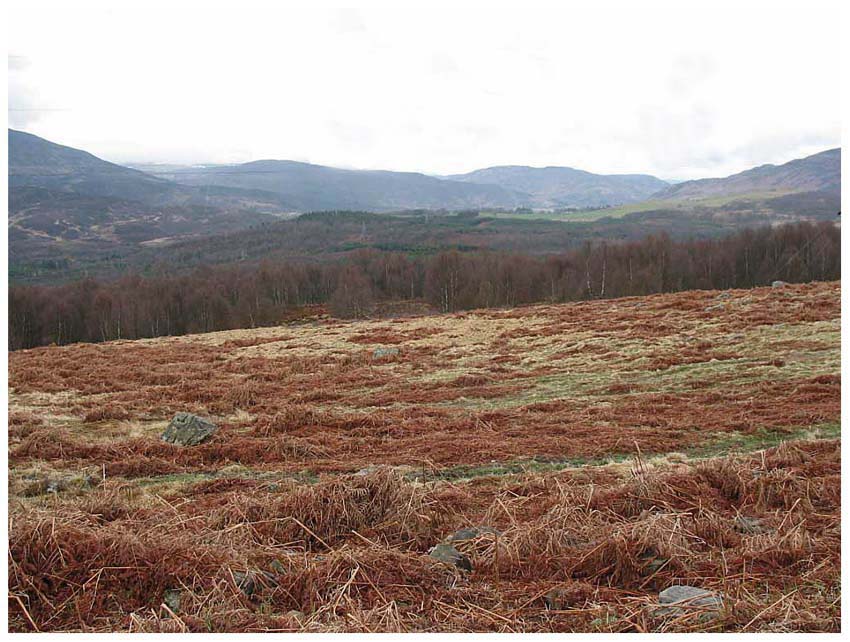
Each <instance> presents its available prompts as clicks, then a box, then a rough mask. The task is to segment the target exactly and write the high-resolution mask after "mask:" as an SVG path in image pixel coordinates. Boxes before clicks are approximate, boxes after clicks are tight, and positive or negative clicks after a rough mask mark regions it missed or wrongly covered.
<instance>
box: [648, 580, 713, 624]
mask: <svg viewBox="0 0 850 642" xmlns="http://www.w3.org/2000/svg"><path fill="white" fill-rule="evenodd" d="M658 602H659V603H660V604H668V605H669V606H666V607H661V608H658V609H656V610H655V612H654V614H655V615H656V616H659V617H660V616H667V615H673V616H679V615H684V614H686V613H690V612H697V611H703V612H704V613H703V615H707V616H709V617H716V616H717V613H718V612H719V611H720V610H721V609H722V608H723V597H722V596H721V595H720V594H719V593H715V592H714V591H708V590H706V589H701V588H699V587H696V586H688V585H686V584H682V585H676V586H670V587H668V588H666V589H664V590H663V591H661V593H659V594H658Z"/></svg>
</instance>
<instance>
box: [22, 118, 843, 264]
mask: <svg viewBox="0 0 850 642" xmlns="http://www.w3.org/2000/svg"><path fill="white" fill-rule="evenodd" d="M143 167H144V169H146V170H149V171H140V170H139V169H132V168H128V167H123V166H121V165H116V164H114V163H110V162H107V161H104V160H102V159H100V158H97V157H96V156H93V155H92V154H89V153H88V152H85V151H82V150H78V149H74V148H71V147H66V146H63V145H58V144H56V143H52V142H50V141H47V140H44V139H43V138H39V137H37V136H33V135H32V134H28V133H25V132H19V131H14V130H9V221H8V225H9V238H10V270H11V269H12V268H13V267H14V266H19V265H20V266H25V267H22V270H24V272H22V273H23V274H25V275H27V277H28V278H29V277H31V276H32V275H33V274H36V275H38V274H39V273H40V270H41V269H42V267H41V266H48V267H46V268H44V269H46V270H57V269H64V268H61V265H62V264H63V263H62V262H63V261H65V262H68V261H70V262H71V263H74V262H75V261H77V263H76V264H77V265H79V264H80V263H79V261H78V259H80V257H84V259H85V264H86V265H93V264H96V263H97V261H102V262H112V263H110V265H112V264H113V263H114V262H115V261H118V262H120V261H122V260H123V257H126V256H128V255H129V254H130V253H132V252H135V251H136V250H137V249H138V248H140V247H144V248H146V251H148V250H151V249H152V248H156V247H159V246H160V245H162V244H173V243H174V242H176V241H182V240H186V241H188V240H190V239H204V238H209V237H212V236H215V235H221V234H223V233H230V232H240V231H241V230H246V229H249V228H252V227H256V226H258V225H266V224H268V223H273V222H275V221H277V220H278V219H280V218H291V217H293V216H295V215H296V214H297V213H299V212H308V211H322V210H325V211H328V210H359V211H363V212H390V213H393V212H394V213H400V212H402V211H408V212H409V211H411V210H446V211H448V212H458V211H469V210H473V211H476V210H483V211H485V212H486V211H490V212H493V211H494V210H501V214H500V216H512V215H511V212H512V211H515V210H520V209H521V210H527V209H529V208H533V209H560V210H563V209H571V208H578V209H581V208H585V209H587V208H590V209H594V208H604V207H605V206H610V205H618V206H619V207H618V208H613V209H611V210H610V211H609V210H606V209H599V210H598V211H594V212H592V213H593V217H592V219H587V218H585V219H581V218H577V220H579V221H581V220H604V219H605V218H606V217H607V218H610V219H616V218H618V217H625V218H624V219H623V221H624V222H623V224H624V225H626V226H627V227H628V226H631V227H629V231H628V234H629V235H632V234H633V233H634V232H635V231H636V230H638V228H640V229H646V225H647V222H648V221H650V220H651V221H652V225H655V226H656V229H657V228H659V227H662V228H663V227H664V226H667V227H670V225H672V224H673V223H672V221H674V219H675V225H676V227H677V229H680V230H681V229H683V228H682V225H683V219H685V218H688V217H691V218H693V219H694V223H693V224H684V225H685V226H687V225H692V226H694V228H695V229H696V228H697V227H699V226H702V225H709V227H712V226H716V225H717V224H722V226H728V225H730V224H731V225H735V221H736V220H739V221H744V220H745V218H746V220H747V224H759V223H758V222H759V221H761V222H762V223H763V222H769V221H772V220H774V219H776V220H795V219H798V218H806V217H809V218H823V217H826V216H829V215H831V216H833V217H834V211H837V209H838V207H840V205H839V202H840V178H841V159H840V150H838V149H833V150H828V151H825V152H822V153H820V154H815V155H814V156H810V157H808V158H803V159H799V160H795V161H791V162H790V163H785V164H783V165H778V166H775V165H764V166H761V167H756V168H754V169H751V170H748V171H745V172H741V173H740V174H735V175H734V176H729V177H726V178H718V179H704V180H697V181H686V182H683V183H678V184H675V185H670V184H669V183H666V182H664V181H662V180H660V179H658V178H655V177H653V176H648V175H640V174H635V175H617V174H615V175H601V174H593V173H590V172H585V171H582V170H577V169H572V168H568V167H543V168H534V167H524V166H501V167H490V168H487V169H481V170H476V171H474V172H470V173H468V174H457V175H451V176H442V177H436V176H428V175H425V174H419V173H413V172H392V171H367V170H348V169H338V168H333V167H325V166H321V165H313V164H310V163H301V162H295V161H286V160H262V161H255V162H251V163H245V164H242V165H227V166H225V165H215V166H199V167H187V166H179V165H145V166H143ZM151 172H154V173H151ZM154 174H155V175H154ZM718 197H721V198H718ZM724 199H725V200H724ZM525 214H528V212H518V213H517V214H516V215H517V216H518V215H525ZM638 215H639V218H636V217H638ZM571 216H575V215H574V214H570V213H567V214H558V215H556V218H559V220H560V221H561V222H560V223H557V225H561V224H563V225H570V224H571V222H570V217H571ZM696 217H701V218H702V222H699V223H697V222H696ZM626 218H627V219H628V221H626ZM730 221H731V223H730ZM718 222H720V223H718ZM577 224H578V223H577ZM612 225H613V223H612ZM616 225H620V223H617V224H616ZM403 227H404V226H402V228H403ZM532 227H533V226H532ZM609 227H610V226H609ZM402 228H398V229H397V230H396V232H394V233H396V234H401V236H399V237H397V238H396V239H394V240H393V241H392V243H391V244H393V245H394V246H398V247H401V248H403V247H406V245H405V243H406V240H405V239H404V238H403V237H404V233H403V231H402ZM508 228H510V226H507V227H505V228H503V227H499V229H500V230H503V231H501V232H499V234H503V233H508V236H511V235H514V234H525V233H526V232H525V231H522V230H520V228H519V227H515V228H513V229H508ZM603 228H604V225H603V226H602V227H599V226H597V227H594V230H595V231H594V232H593V234H601V233H602V232H600V230H602V229H603ZM632 228H634V230H633V229H632ZM394 229H395V228H394ZM524 229H525V228H523V230H524ZM529 229H531V228H529ZM541 229H542V228H541ZM571 229H578V228H571ZM618 229H619V228H618ZM423 230H424V228H423ZM585 232H587V230H585ZM423 233H424V232H423ZM477 233H478V232H476V234H477ZM624 233H625V232H622V231H621V232H618V234H619V235H620V236H618V237H617V238H622V237H623V234H624ZM425 237H427V235H426V236H425ZM425 237H423V238H425ZM500 238H501V237H500ZM506 238H507V237H506ZM469 240H470V239H466V240H465V241H464V242H465V243H467V244H469ZM337 242H338V243H340V245H339V247H340V248H346V247H355V246H358V245H359V244H362V243H363V240H362V239H348V240H342V239H338V241H337ZM504 242H505V247H511V245H510V243H509V242H508V241H504ZM384 244H385V245H386V244H387V243H386V242H385V243H384ZM201 246H203V247H207V246H206V245H203V244H202V245H201ZM201 246H199V247H201ZM485 246H486V245H485ZM520 246H522V243H519V244H518V245H517V247H520ZM417 247H418V246H417ZM423 247H425V246H423ZM334 251H336V250H334ZM57 265H59V266H60V267H58V268H57V267H56V266H57ZM110 269H112V268H110Z"/></svg>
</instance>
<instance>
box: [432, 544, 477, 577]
mask: <svg viewBox="0 0 850 642" xmlns="http://www.w3.org/2000/svg"><path fill="white" fill-rule="evenodd" d="M428 555H429V556H430V557H431V558H432V559H435V560H437V561H438V562H442V563H443V564H448V565H450V566H456V567H457V568H459V569H463V570H464V571H471V570H472V562H470V561H469V558H468V557H467V556H466V555H464V554H463V553H461V552H460V551H459V550H457V549H456V548H455V547H454V546H452V545H451V544H437V545H436V546H435V547H434V548H432V549H431V552H430V553H428Z"/></svg>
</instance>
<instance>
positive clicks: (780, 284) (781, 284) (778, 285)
mask: <svg viewBox="0 0 850 642" xmlns="http://www.w3.org/2000/svg"><path fill="white" fill-rule="evenodd" d="M786 285H788V284H787V283H786V282H785V281H774V282H773V283H771V284H770V287H772V288H784V287H785V286H786Z"/></svg>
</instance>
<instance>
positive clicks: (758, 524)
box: [733, 515, 767, 535]
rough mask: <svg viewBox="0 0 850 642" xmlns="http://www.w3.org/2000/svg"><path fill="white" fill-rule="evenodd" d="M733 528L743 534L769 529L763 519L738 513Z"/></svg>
mask: <svg viewBox="0 0 850 642" xmlns="http://www.w3.org/2000/svg"><path fill="white" fill-rule="evenodd" d="M733 528H734V529H735V530H736V531H737V532H739V533H741V534H743V535H757V534H759V533H764V532H766V531H767V529H766V528H765V526H764V524H763V523H762V520H760V519H759V518H758V517H746V516H744V515H738V516H737V517H736V518H735V521H734V523H733Z"/></svg>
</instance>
